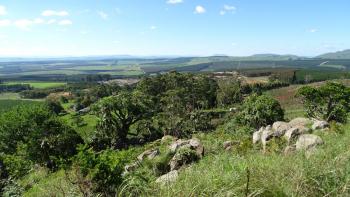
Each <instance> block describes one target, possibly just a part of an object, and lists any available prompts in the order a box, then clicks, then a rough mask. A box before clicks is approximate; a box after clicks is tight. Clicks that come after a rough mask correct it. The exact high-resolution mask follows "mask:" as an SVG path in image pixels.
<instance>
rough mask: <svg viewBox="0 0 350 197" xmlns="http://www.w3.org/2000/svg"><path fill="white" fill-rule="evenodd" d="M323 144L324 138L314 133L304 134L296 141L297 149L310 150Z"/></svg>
mask: <svg viewBox="0 0 350 197" xmlns="http://www.w3.org/2000/svg"><path fill="white" fill-rule="evenodd" d="M322 144H323V140H322V139H321V138H320V137H319V136H317V135H313V134H304V135H301V136H300V137H299V138H298V140H297V143H296V150H298V151H299V150H306V151H309V150H312V149H314V148H316V147H317V146H319V145H322Z"/></svg>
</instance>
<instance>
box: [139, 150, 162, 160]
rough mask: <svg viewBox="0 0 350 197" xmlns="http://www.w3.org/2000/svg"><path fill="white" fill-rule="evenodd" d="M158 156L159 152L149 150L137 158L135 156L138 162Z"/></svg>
mask: <svg viewBox="0 0 350 197" xmlns="http://www.w3.org/2000/svg"><path fill="white" fill-rule="evenodd" d="M159 154H160V152H159V150H158V149H150V150H146V151H145V152H143V153H141V154H140V155H139V156H137V159H138V160H139V161H143V160H144V159H145V158H146V157H147V159H154V158H155V157H156V156H158V155H159Z"/></svg>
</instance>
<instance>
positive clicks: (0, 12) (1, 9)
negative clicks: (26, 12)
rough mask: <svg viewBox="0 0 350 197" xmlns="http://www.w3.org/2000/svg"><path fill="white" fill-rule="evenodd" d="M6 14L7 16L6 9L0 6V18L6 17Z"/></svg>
mask: <svg viewBox="0 0 350 197" xmlns="http://www.w3.org/2000/svg"><path fill="white" fill-rule="evenodd" d="M6 14H7V11H6V7H5V6H2V5H0V16H2V15H6Z"/></svg>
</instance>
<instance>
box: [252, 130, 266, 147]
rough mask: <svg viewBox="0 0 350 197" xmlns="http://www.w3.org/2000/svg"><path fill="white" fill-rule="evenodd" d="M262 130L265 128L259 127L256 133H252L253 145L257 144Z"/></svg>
mask: <svg viewBox="0 0 350 197" xmlns="http://www.w3.org/2000/svg"><path fill="white" fill-rule="evenodd" d="M264 130H265V127H261V128H260V129H259V130H258V131H255V132H254V133H253V144H256V143H258V142H259V141H260V140H261V136H262V133H263V131H264Z"/></svg>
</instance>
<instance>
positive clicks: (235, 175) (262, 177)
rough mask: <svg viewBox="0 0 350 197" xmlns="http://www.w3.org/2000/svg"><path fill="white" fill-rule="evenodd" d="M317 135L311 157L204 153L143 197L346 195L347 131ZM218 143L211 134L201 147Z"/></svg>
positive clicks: (349, 180)
mask: <svg viewBox="0 0 350 197" xmlns="http://www.w3.org/2000/svg"><path fill="white" fill-rule="evenodd" d="M348 129H349V126H347V127H346V128H345V131H348ZM319 135H321V137H322V138H323V139H324V141H325V144H324V145H323V146H321V147H320V148H319V149H317V150H316V151H315V152H313V153H312V154H311V155H310V156H309V155H308V154H305V153H303V152H299V153H295V154H292V155H288V156H285V155H283V154H278V153H267V154H263V153H262V152H260V151H259V150H253V152H249V153H247V154H237V152H235V151H232V152H227V151H224V150H222V151H220V152H209V153H208V154H207V156H206V157H204V158H203V159H202V160H201V161H200V162H198V163H196V164H193V165H192V166H191V167H189V168H187V169H184V170H182V171H181V172H180V176H179V178H178V181H177V182H176V183H174V184H172V185H167V186H160V185H157V184H151V185H150V186H149V187H151V188H152V190H151V192H149V193H145V194H144V195H145V196H246V195H247V196H349V195H350V149H349V148H350V144H349V142H350V133H349V132H345V133H344V134H337V133H334V132H332V131H331V132H329V133H319ZM217 139H218V138H215V136H214V135H213V136H212V139H208V138H207V139H205V140H209V141H207V142H206V143H205V144H207V145H208V144H213V146H215V148H218V147H217V144H218V140H217ZM210 141H212V142H213V143H210ZM209 149H210V147H209ZM248 177H249V183H248ZM247 184H248V189H247Z"/></svg>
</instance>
